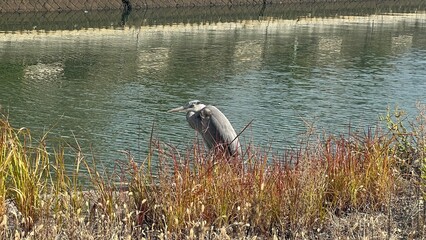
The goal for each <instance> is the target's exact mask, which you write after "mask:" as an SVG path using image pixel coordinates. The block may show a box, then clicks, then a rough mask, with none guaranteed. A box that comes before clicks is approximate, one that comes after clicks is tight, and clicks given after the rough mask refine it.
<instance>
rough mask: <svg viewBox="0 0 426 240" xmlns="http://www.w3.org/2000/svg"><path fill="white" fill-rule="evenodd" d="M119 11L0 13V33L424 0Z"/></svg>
mask: <svg viewBox="0 0 426 240" xmlns="http://www.w3.org/2000/svg"><path fill="white" fill-rule="evenodd" d="M123 6H124V7H123V9H122V10H106V11H69V12H65V11H61V12H32V13H3V14H1V15H0V32H11V31H25V30H44V31H55V30H79V29H87V28H121V27H123V26H124V25H126V26H128V27H140V26H157V25H160V26H161V25H172V24H180V23H183V24H206V23H218V22H235V21H241V20H257V19H258V20H262V19H269V18H272V19H289V20H291V19H294V20H297V19H300V18H314V17H315V18H330V17H339V16H354V15H356V16H366V15H370V14H385V13H413V12H419V11H424V10H425V9H426V4H425V2H424V1H423V0H410V1H379V2H377V1H367V2H358V1H347V2H327V3H322V2H316V3H286V4H278V5H277V4H268V3H266V2H264V3H263V4H259V5H251V6H214V7H190V8H183V7H182V8H155V9H133V8H132V6H131V5H130V3H129V1H128V0H123Z"/></svg>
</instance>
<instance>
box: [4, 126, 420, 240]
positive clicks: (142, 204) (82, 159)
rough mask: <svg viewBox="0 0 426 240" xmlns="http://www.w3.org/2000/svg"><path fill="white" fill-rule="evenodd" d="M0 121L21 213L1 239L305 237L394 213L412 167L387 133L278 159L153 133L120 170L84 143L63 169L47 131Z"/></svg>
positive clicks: (339, 139) (9, 182)
mask: <svg viewBox="0 0 426 240" xmlns="http://www.w3.org/2000/svg"><path fill="white" fill-rule="evenodd" d="M0 124H1V125H0V127H1V129H0V134H1V135H0V157H1V159H0V160H1V161H0V173H1V174H0V217H2V216H6V215H8V213H7V212H8V208H9V207H10V206H8V204H6V203H5V201H6V200H12V201H13V202H14V203H15V204H16V206H17V208H18V210H19V212H20V213H22V215H23V217H22V218H23V225H22V226H18V227H15V228H11V227H10V224H4V223H3V222H4V221H3V220H2V219H6V218H0V220H2V221H0V238H1V237H4V238H10V237H12V236H15V235H14V234H15V231H14V230H15V229H23V230H25V231H24V232H26V234H24V235H22V236H24V237H26V236H35V235H34V234H37V237H35V239H42V238H43V236H44V238H48V236H55V237H59V238H62V237H66V238H69V239H72V238H106V239H117V238H126V239H127V238H142V237H144V238H148V239H149V238H153V237H158V238H174V239H181V238H192V239H198V238H208V239H220V238H223V237H231V238H249V237H252V236H262V237H266V238H273V237H277V238H295V239H297V238H305V237H306V234H308V232H309V231H312V229H315V231H314V232H315V233H320V232H323V231H324V232H325V231H326V229H327V228H329V226H328V225H327V224H329V223H330V219H331V218H335V217H336V216H337V217H340V216H346V215H348V214H350V213H353V212H359V211H360V212H365V213H368V212H377V211H378V212H380V211H383V210H386V209H387V208H389V203H390V202H391V201H390V197H391V196H396V195H395V191H397V190H398V188H397V187H395V186H397V185H398V184H399V182H398V181H399V179H400V178H399V175H400V174H401V173H404V170H401V164H400V162H401V158H402V157H403V156H404V155H402V153H403V152H402V151H403V148H401V147H400V144H401V143H403V142H401V141H400V140H401V139H397V136H395V134H394V132H391V134H388V133H386V132H381V131H380V130H374V131H373V130H369V131H367V132H366V133H363V134H359V133H358V134H355V133H349V134H348V135H342V136H323V138H322V139H318V140H317V141H316V142H314V141H309V142H307V143H306V144H305V145H301V146H300V147H299V148H296V149H293V150H287V151H285V152H284V153H283V154H281V155H274V154H271V151H270V149H260V148H257V147H255V146H253V145H250V144H248V146H246V150H245V151H244V155H243V156H238V157H232V158H229V157H227V156H225V155H223V154H220V153H218V152H216V153H211V152H208V151H206V149H205V148H204V146H203V145H200V144H198V142H197V141H195V142H194V144H193V146H190V147H189V148H188V149H187V150H186V151H184V152H180V151H178V150H177V149H176V148H174V147H172V146H170V145H168V144H165V143H162V142H160V141H158V140H154V139H153V138H152V134H151V139H150V144H149V152H148V154H147V157H146V159H145V160H144V161H142V162H137V161H136V160H135V159H134V158H133V156H132V155H131V153H126V159H125V163H124V164H123V163H122V162H121V163H120V164H121V165H120V168H121V169H122V172H121V173H120V176H118V175H117V173H116V172H112V173H111V172H107V171H104V169H100V167H99V166H100V165H98V164H99V162H98V161H95V158H93V161H87V160H86V156H85V155H84V154H83V152H82V150H81V148H80V146H79V144H78V142H77V143H76V145H75V146H73V147H72V149H73V151H74V154H75V159H74V165H73V168H72V170H66V169H67V167H66V166H67V165H68V164H67V163H66V161H67V160H68V159H65V156H66V155H67V153H66V151H67V148H65V147H64V146H61V145H60V146H57V147H55V148H50V149H53V152H52V153H50V154H49V153H48V151H47V149H48V148H47V147H46V144H47V137H46V136H43V137H42V138H41V140H39V141H37V142H36V141H33V139H32V137H31V134H30V131H29V130H26V129H14V128H13V127H11V126H10V125H9V122H8V121H7V119H3V120H1V121H0ZM152 132H153V130H152ZM410 134H413V135H412V136H420V133H419V132H416V133H410ZM415 134H416V135H415ZM404 136H406V135H404ZM423 136H424V135H423ZM406 139H407V140H409V139H408V138H406ZM417 139H419V140H418V143H420V145H414V144H413V143H412V142H410V145H411V146H423V148H421V147H416V149H417V150H416V153H417V154H418V155H417V156H425V155H424V152H425V151H426V149H424V145H421V144H424V140H422V138H420V137H418V138H417ZM421 141H423V142H421ZM68 146H71V145H68ZM405 149H408V148H405ZM421 154H423V155H421ZM68 155H69V154H68ZM410 156H414V155H413V154H411V155H410ZM68 167H69V166H68ZM82 170H84V171H82ZM83 172H84V173H83ZM81 175H85V176H86V177H88V178H89V180H90V181H88V182H87V183H86V185H85V186H83V185H82V183H81V182H80V178H81V177H82V176H81ZM117 179H118V181H119V182H120V186H122V185H124V186H128V188H120V187H117V184H116V183H117ZM123 181H124V182H125V183H124V184H123V183H122V182H123ZM126 183H127V184H126ZM386 213H389V215H390V213H391V211H390V210H389V211H387V212H386ZM389 226H390V223H389ZM2 228H3V229H2ZM5 229H6V230H5ZM8 229H9V230H8ZM1 231H3V232H1ZM32 234H33V235H32ZM388 235H389V236H390V235H391V231H390V230H388Z"/></svg>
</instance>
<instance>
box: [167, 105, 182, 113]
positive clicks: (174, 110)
mask: <svg viewBox="0 0 426 240" xmlns="http://www.w3.org/2000/svg"><path fill="white" fill-rule="evenodd" d="M182 111H185V107H183V106H182V107H177V108H173V109H170V110H169V111H167V112H182Z"/></svg>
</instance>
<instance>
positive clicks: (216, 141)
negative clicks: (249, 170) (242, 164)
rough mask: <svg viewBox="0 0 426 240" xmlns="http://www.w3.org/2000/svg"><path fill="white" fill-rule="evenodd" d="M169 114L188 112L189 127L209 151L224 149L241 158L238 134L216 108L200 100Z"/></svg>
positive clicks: (175, 109) (173, 110)
mask: <svg viewBox="0 0 426 240" xmlns="http://www.w3.org/2000/svg"><path fill="white" fill-rule="evenodd" d="M168 112H186V120H187V121H188V123H189V125H190V126H191V127H192V128H193V129H195V130H197V131H198V132H199V133H200V134H201V136H202V137H203V139H204V142H205V143H206V145H207V147H208V148H209V149H217V148H219V149H224V150H225V151H226V152H227V153H228V154H229V155H231V156H234V155H239V156H241V145H240V141H239V140H238V136H237V133H236V132H235V130H234V128H233V127H232V125H231V123H230V122H229V120H228V119H227V118H226V117H225V115H224V114H223V113H222V112H221V111H220V110H219V109H217V108H216V107H215V106H212V105H207V106H206V105H204V104H202V103H201V102H200V101H198V100H193V101H190V102H189V103H188V104H187V105H185V106H182V107H178V108H174V109H171V110H169V111H168Z"/></svg>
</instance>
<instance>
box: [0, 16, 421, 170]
mask: <svg viewBox="0 0 426 240" xmlns="http://www.w3.org/2000/svg"><path fill="white" fill-rule="evenodd" d="M0 29H1V28H0ZM425 76H426V14H424V13H417V14H394V15H390V14H382V15H369V16H351V17H339V18H301V19H300V18H299V19H298V20H297V19H283V18H268V17H263V18H260V19H257V20H250V19H248V20H241V19H239V20H235V21H232V20H227V21H222V22H212V23H205V22H204V23H199V24H194V23H192V24H179V23H173V24H172V23H170V24H161V25H151V24H150V25H142V26H140V25H139V26H127V27H120V28H115V27H113V28H94V29H92V28H83V29H79V30H58V29H56V30H54V31H9V30H8V31H0V86H1V91H0V105H1V107H2V111H3V112H7V114H8V116H9V119H10V121H11V123H12V124H13V125H14V126H16V127H23V126H25V127H28V128H30V129H31V130H32V131H33V132H35V133H38V134H41V133H42V132H46V131H50V134H51V136H52V140H51V141H56V140H58V139H62V140H65V141H67V142H69V143H71V144H72V145H76V141H78V143H79V144H80V145H81V146H82V147H83V149H84V150H85V151H86V152H87V153H93V154H94V156H95V157H96V158H97V159H99V160H102V161H103V162H104V163H106V165H111V166H112V165H113V163H114V161H115V160H116V159H122V158H123V154H122V153H121V152H120V151H122V150H129V151H130V152H131V153H132V154H134V155H135V157H136V159H137V160H142V159H144V157H145V156H146V151H147V149H148V140H149V138H150V135H151V130H152V127H153V134H154V137H155V138H156V139H159V140H161V141H163V142H166V143H168V144H171V145H174V146H177V147H178V148H180V149H184V148H185V146H188V145H189V144H191V142H192V141H193V140H194V138H195V133H194V131H193V130H192V129H190V128H189V126H188V124H187V123H186V120H185V116H184V114H171V113H166V111H167V110H169V109H171V108H174V107H177V106H180V105H183V104H185V103H186V102H187V101H189V100H193V99H199V100H202V101H204V102H206V103H210V104H214V105H216V106H218V107H219V108H220V109H221V110H222V111H223V112H224V113H225V115H227V117H228V118H229V119H230V121H231V123H232V124H233V125H234V127H235V128H236V130H237V131H240V130H242V129H243V128H244V127H245V126H246V125H247V124H248V123H249V122H250V121H252V120H253V122H252V124H251V125H250V126H249V127H248V128H247V130H246V131H245V132H244V133H243V134H242V136H241V138H242V142H243V143H246V142H254V144H255V145H258V146H271V147H272V148H273V149H274V151H276V152H280V151H282V150H283V149H286V148H291V147H292V146H294V145H297V143H298V141H299V139H300V138H301V137H302V136H303V135H304V133H305V132H306V131H307V129H308V128H309V127H310V126H315V128H316V129H319V131H322V130H325V131H327V132H330V133H335V134H338V133H345V132H347V131H348V129H349V126H351V128H354V129H361V130H362V129H365V128H366V127H368V126H374V125H375V124H376V123H377V121H378V117H379V115H381V114H384V113H385V112H386V108H387V107H388V106H390V107H391V108H392V107H394V106H399V107H400V108H402V109H405V110H406V111H408V113H409V114H411V115H415V114H416V106H415V105H416V102H422V103H425V100H426V77H425Z"/></svg>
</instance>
